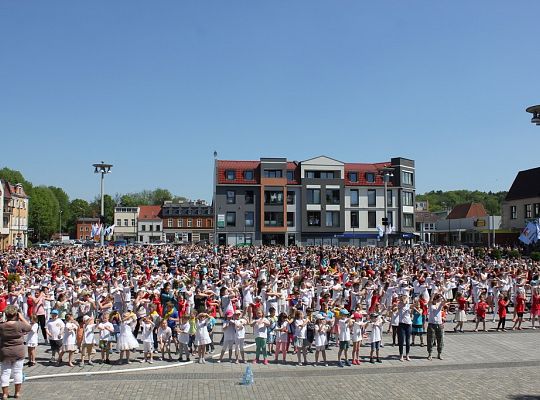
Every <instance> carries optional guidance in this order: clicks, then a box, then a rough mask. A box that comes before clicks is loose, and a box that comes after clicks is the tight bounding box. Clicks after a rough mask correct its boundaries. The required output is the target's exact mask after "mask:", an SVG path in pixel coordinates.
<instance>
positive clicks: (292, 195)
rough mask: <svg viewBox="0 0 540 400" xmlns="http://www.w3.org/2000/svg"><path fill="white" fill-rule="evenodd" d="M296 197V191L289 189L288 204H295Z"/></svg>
mask: <svg viewBox="0 0 540 400" xmlns="http://www.w3.org/2000/svg"><path fill="white" fill-rule="evenodd" d="M295 198H296V192H292V191H287V204H294V202H295V200H294V199H295Z"/></svg>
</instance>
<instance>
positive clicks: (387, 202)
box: [386, 189, 394, 207]
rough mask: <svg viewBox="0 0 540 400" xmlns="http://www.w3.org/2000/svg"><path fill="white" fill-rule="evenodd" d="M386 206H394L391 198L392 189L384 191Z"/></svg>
mask: <svg viewBox="0 0 540 400" xmlns="http://www.w3.org/2000/svg"><path fill="white" fill-rule="evenodd" d="M386 207H394V200H393V198H392V189H388V190H387V191H386Z"/></svg>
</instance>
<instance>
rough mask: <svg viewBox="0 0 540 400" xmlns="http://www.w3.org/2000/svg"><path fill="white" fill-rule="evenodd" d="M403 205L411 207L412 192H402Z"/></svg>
mask: <svg viewBox="0 0 540 400" xmlns="http://www.w3.org/2000/svg"><path fill="white" fill-rule="evenodd" d="M403 205H404V206H412V205H413V193H412V192H403Z"/></svg>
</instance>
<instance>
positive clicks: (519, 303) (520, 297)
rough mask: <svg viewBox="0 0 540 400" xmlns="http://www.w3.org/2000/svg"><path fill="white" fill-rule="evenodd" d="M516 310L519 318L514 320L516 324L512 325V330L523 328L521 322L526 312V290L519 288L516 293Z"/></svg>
mask: <svg viewBox="0 0 540 400" xmlns="http://www.w3.org/2000/svg"><path fill="white" fill-rule="evenodd" d="M515 311H516V315H517V318H516V320H515V321H514V326H513V327H512V330H513V331H514V330H516V329H517V330H518V331H520V330H521V323H522V322H523V314H525V291H524V290H519V291H518V293H517V295H516V304H515Z"/></svg>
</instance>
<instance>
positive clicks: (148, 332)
mask: <svg viewBox="0 0 540 400" xmlns="http://www.w3.org/2000/svg"><path fill="white" fill-rule="evenodd" d="M141 327H142V342H143V357H144V358H143V359H142V360H141V363H143V362H145V361H147V362H148V364H153V360H152V350H153V349H154V335H153V330H154V323H153V322H152V319H151V318H150V317H148V316H146V317H144V318H143V320H142V323H141Z"/></svg>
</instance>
